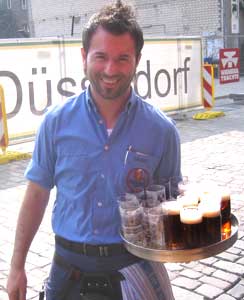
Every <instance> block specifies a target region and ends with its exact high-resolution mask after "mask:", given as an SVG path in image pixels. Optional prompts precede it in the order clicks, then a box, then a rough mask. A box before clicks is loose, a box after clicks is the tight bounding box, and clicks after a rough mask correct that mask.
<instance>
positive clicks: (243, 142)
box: [0, 78, 244, 300]
mask: <svg viewBox="0 0 244 300" xmlns="http://www.w3.org/2000/svg"><path fill="white" fill-rule="evenodd" d="M241 82H242V83H238V86H234V87H233V84H232V85H231V87H230V86H229V87H228V88H227V87H226V86H225V87H218V88H217V86H216V92H217V90H218V94H219V95H220V94H221V93H222V94H221V95H222V96H221V98H219V100H217V101H216V107H217V109H218V110H221V111H223V112H224V113H225V116H224V117H220V118H216V119H209V120H204V121H199V120H198V121H197V120H193V119H192V115H193V114H194V113H195V112H186V113H185V117H184V118H183V119H182V120H178V121H176V123H177V127H178V129H179V132H180V135H181V142H182V171H183V174H184V175H188V176H189V177H190V179H198V180H205V179H207V180H212V181H214V182H216V183H217V184H219V185H221V186H228V187H229V188H230V189H231V194H232V202H231V204H232V212H233V213H234V214H235V215H236V216H237V217H238V219H239V225H240V226H239V238H238V241H237V242H236V243H235V244H234V246H233V247H231V248H229V249H228V250H227V251H225V252H223V253H221V254H219V255H216V256H214V257H210V258H208V259H203V260H200V261H193V262H191V263H182V264H178V263H167V264H166V267H167V269H168V272H169V275H170V278H171V282H172V286H173V291H174V295H175V299H176V300H210V299H211V300H212V299H216V300H241V299H244V280H243V274H244V225H243V222H242V221H243V220H244V184H243V183H244V101H238V103H237V102H235V101H233V100H231V99H229V98H227V97H225V98H222V97H223V96H225V95H229V94H230V93H232V90H233V91H235V93H244V78H243V80H242V81H241ZM11 148H13V149H15V150H16V149H17V150H18V151H21V150H22V151H30V152H31V151H32V149H33V143H26V144H22V145H17V146H14V147H13V146H11V147H10V149H9V150H11ZM27 163H28V160H21V161H16V162H12V163H8V164H5V165H0V232H1V242H0V300H6V299H8V298H7V294H6V291H5V286H6V280H7V274H8V270H9V263H10V259H11V255H12V250H13V242H14V231H15V225H16V219H17V215H18V211H19V207H20V203H21V200H22V198H23V193H24V190H25V187H26V181H25V179H24V177H23V172H24V170H25V168H26V166H27ZM54 196H55V192H52V195H51V201H50V204H49V206H48V208H47V213H46V215H45V217H44V220H43V222H42V224H41V227H40V229H39V232H38V234H37V235H36V237H35V239H34V241H33V244H32V246H31V249H30V252H29V254H28V257H27V264H26V269H27V274H28V291H27V299H28V300H29V299H38V298H37V294H38V290H39V289H40V288H41V284H42V282H43V279H44V278H46V277H47V275H48V271H49V267H50V262H51V259H52V255H53V234H52V231H51V226H50V220H51V216H50V214H51V208H52V204H53V199H54Z"/></svg>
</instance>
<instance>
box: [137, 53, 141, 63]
mask: <svg viewBox="0 0 244 300" xmlns="http://www.w3.org/2000/svg"><path fill="white" fill-rule="evenodd" d="M140 60H141V53H140V54H139V55H138V56H137V59H136V66H138V64H139V62H140Z"/></svg>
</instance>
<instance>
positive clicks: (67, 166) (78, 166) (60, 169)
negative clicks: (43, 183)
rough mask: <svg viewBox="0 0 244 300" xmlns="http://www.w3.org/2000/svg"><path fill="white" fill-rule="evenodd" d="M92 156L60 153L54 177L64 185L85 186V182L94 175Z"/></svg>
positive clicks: (94, 168)
mask: <svg viewBox="0 0 244 300" xmlns="http://www.w3.org/2000/svg"><path fill="white" fill-rule="evenodd" d="M94 161H95V157H94V155H91V154H87V153H81V152H73V153H72V152H69V153H62V154H60V155H59V157H58V161H57V164H56V176H57V178H58V179H59V180H62V181H63V183H64V184H65V185H68V186H73V187H74V186H77V185H79V184H85V182H87V180H88V179H89V178H90V177H91V178H92V177H93V176H94V174H95V173H96V168H97V165H96V164H95V163H94Z"/></svg>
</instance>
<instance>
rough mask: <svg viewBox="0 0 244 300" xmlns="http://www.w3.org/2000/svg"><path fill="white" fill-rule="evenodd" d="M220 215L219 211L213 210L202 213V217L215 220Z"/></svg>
mask: <svg viewBox="0 0 244 300" xmlns="http://www.w3.org/2000/svg"><path fill="white" fill-rule="evenodd" d="M219 215H220V210H219V209H217V208H216V209H213V210H205V211H203V217H205V218H215V217H218V216H219Z"/></svg>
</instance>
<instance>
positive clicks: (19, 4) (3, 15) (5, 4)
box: [0, 0, 30, 39]
mask: <svg viewBox="0 0 244 300" xmlns="http://www.w3.org/2000/svg"><path fill="white" fill-rule="evenodd" d="M27 1H28V0H0V39H8V38H26V37H29V36H30V29H29V11H28V2H27Z"/></svg>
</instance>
